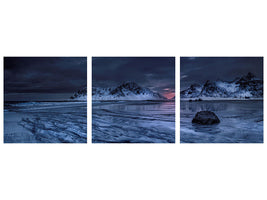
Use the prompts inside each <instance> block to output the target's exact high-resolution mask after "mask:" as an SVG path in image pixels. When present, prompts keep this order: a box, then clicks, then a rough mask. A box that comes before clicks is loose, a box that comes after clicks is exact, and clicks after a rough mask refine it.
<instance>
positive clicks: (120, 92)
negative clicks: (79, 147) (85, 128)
mask: <svg viewBox="0 0 267 200" xmlns="http://www.w3.org/2000/svg"><path fill="white" fill-rule="evenodd" d="M92 75H93V83H92V86H93V88H92V142H93V143H174V142H175V58H174V57H93V58H92Z"/></svg>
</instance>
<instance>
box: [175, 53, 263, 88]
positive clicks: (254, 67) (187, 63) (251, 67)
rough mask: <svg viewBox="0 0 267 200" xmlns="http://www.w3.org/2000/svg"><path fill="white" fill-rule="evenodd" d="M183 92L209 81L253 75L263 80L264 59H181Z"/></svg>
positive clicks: (230, 79) (228, 79)
mask: <svg viewBox="0 0 267 200" xmlns="http://www.w3.org/2000/svg"><path fill="white" fill-rule="evenodd" d="M180 70H181V71H180V72H181V73H180V82H181V84H180V85H181V90H184V89H186V88H187V87H189V86H190V85H191V84H194V83H200V84H203V83H204V82H205V81H207V80H212V81H215V80H225V81H232V80H233V79H235V78H236V77H241V76H244V75H246V74H247V73H248V72H251V73H253V74H254V75H255V76H256V77H257V78H260V79H263V58H262V57H181V58H180Z"/></svg>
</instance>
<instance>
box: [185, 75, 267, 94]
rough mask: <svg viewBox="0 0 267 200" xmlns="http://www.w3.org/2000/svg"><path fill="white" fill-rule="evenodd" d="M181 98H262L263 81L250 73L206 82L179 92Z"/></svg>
mask: <svg viewBox="0 0 267 200" xmlns="http://www.w3.org/2000/svg"><path fill="white" fill-rule="evenodd" d="M180 95H181V98H196V97H201V98H233V99H235V98H262V97H263V81H262V80H260V79H257V78H256V77H255V76H254V75H253V74H252V73H248V74H247V75H246V76H243V77H241V78H236V79H235V80H233V81H231V82H227V81H210V80H208V81H206V82H205V84H204V85H202V86H201V85H197V84H193V85H191V86H190V87H189V88H188V89H186V90H183V91H181V92H180Z"/></svg>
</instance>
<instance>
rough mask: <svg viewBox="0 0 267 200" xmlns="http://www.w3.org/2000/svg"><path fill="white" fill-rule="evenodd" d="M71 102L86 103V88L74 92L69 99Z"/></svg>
mask: <svg viewBox="0 0 267 200" xmlns="http://www.w3.org/2000/svg"><path fill="white" fill-rule="evenodd" d="M70 98H71V99H73V100H77V101H86V100H87V87H84V88H82V89H80V90H78V91H77V92H75V93H74V94H73V95H72V96H71V97H70Z"/></svg>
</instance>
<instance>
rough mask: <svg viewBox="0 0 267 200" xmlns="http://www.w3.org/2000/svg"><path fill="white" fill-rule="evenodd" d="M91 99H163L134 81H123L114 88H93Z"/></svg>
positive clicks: (163, 98)
mask: <svg viewBox="0 0 267 200" xmlns="http://www.w3.org/2000/svg"><path fill="white" fill-rule="evenodd" d="M92 99H93V100H165V99H166V98H165V97H164V96H162V95H161V94H159V93H156V92H153V91H151V90H150V89H148V88H142V87H140V86H139V85H137V84H136V83H135V82H125V83H123V84H121V85H119V86H118V87H116V88H93V90H92Z"/></svg>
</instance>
